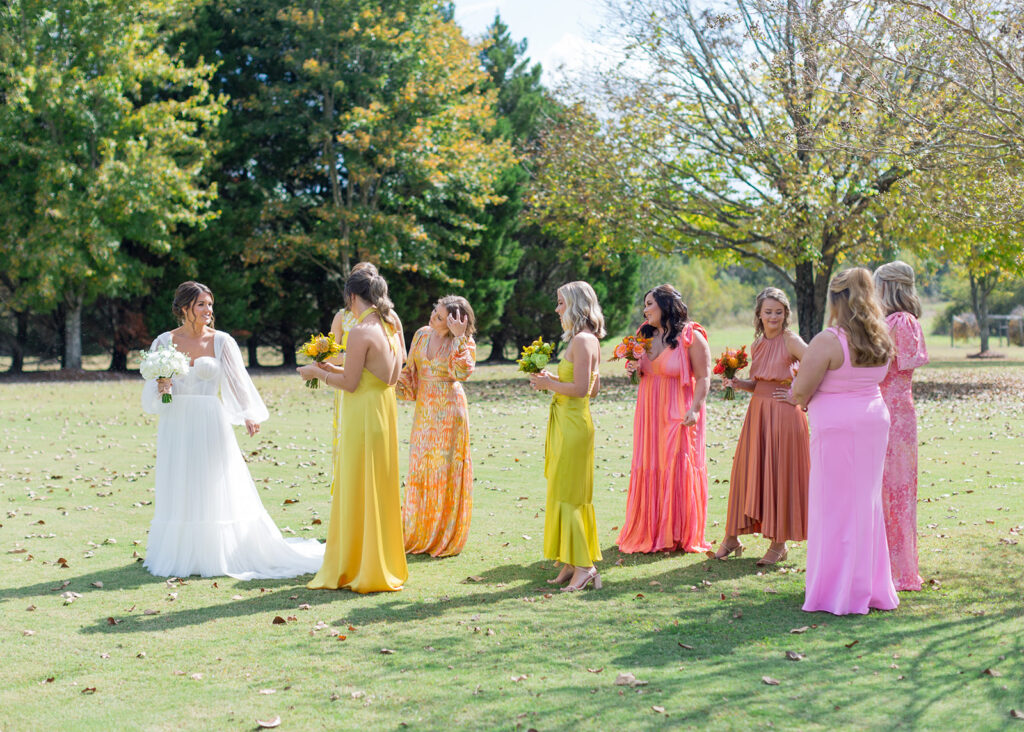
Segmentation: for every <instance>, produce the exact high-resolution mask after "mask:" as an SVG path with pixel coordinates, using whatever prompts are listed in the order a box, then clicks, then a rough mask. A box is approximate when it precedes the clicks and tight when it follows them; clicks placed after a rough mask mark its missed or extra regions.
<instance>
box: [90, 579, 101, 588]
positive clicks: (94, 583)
mask: <svg viewBox="0 0 1024 732" xmlns="http://www.w3.org/2000/svg"><path fill="white" fill-rule="evenodd" d="M92 586H93V587H95V588H97V589H100V590H102V589H103V583H102V582H100V581H99V580H97V581H96V582H93V583H92Z"/></svg>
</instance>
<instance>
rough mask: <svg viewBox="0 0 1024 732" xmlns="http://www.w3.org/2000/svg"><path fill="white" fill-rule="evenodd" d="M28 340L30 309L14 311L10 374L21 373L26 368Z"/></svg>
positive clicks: (8, 371)
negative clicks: (26, 344)
mask: <svg viewBox="0 0 1024 732" xmlns="http://www.w3.org/2000/svg"><path fill="white" fill-rule="evenodd" d="M27 340H28V311H27V310H26V311H23V312H16V313H14V340H13V342H12V343H11V368H9V369H8V370H7V373H9V374H20V373H21V372H22V371H24V370H25V343H26V341H27Z"/></svg>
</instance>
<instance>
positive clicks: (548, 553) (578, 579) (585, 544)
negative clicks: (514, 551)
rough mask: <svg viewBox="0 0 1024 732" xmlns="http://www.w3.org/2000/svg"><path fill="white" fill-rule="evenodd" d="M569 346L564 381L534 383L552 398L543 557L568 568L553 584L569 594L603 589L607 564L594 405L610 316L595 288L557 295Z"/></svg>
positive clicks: (537, 378) (545, 377)
mask: <svg viewBox="0 0 1024 732" xmlns="http://www.w3.org/2000/svg"><path fill="white" fill-rule="evenodd" d="M555 312H556V313H558V315H559V317H560V318H561V319H562V331H563V332H562V339H563V340H565V341H567V342H568V345H567V346H566V348H565V354H564V355H563V356H562V360H561V361H559V363H558V375H557V376H555V375H554V374H551V373H550V372H548V371H546V370H545V371H541V372H540V373H538V374H531V375H530V383H531V385H532V386H533V388H534V389H537V390H546V391H550V392H552V397H551V409H550V412H549V416H548V434H547V441H546V443H545V445H544V475H545V477H546V478H547V481H548V496H547V505H546V508H545V514H544V556H545V557H546V558H548V559H554V560H556V561H558V562H562V563H563V564H564V566H563V567H562V569H561V571H560V572H559V573H558V576H557V577H555V578H554V579H551V580H548V582H549V583H551V584H563V583H565V582H568V583H569V584H568V585H566V586H565V587H563V588H562V590H563V591H573V590H582V589H584V588H586V587H587V585H589V584H590V583H593V585H594V588H595V589H598V590H599V589H601V577H600V575H599V574H598V573H597V568H596V567H595V566H594V562H596V561H598V560H599V559H601V548H600V546H599V545H598V538H597V523H596V521H595V519H594V504H593V495H594V423H593V421H592V420H591V418H590V397H592V396H596V395H597V392H598V389H599V388H600V381H599V377H598V372H597V367H598V365H599V364H600V362H601V344H600V339H601V338H603V337H604V335H605V330H604V315H602V314H601V306H600V305H599V304H598V302H597V294H596V293H595V292H594V288H593V287H591V286H590V285H589V284H588V283H586V282H570V283H568V284H565V285H562V286H561V287H559V288H558V306H557V307H556V308H555Z"/></svg>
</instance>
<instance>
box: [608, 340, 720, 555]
mask: <svg viewBox="0 0 1024 732" xmlns="http://www.w3.org/2000/svg"><path fill="white" fill-rule="evenodd" d="M698 330H699V331H700V333H701V334H702V335H704V336H705V337H707V336H706V333H705V332H704V329H703V328H702V327H701V326H699V325H697V324H696V323H687V324H686V326H685V327H684V328H683V331H682V333H680V334H679V336H678V345H677V346H676V347H675V348H666V349H665V350H664V351H662V352H661V353H660V354H658V357H657V358H656V359H654V360H653V361H652V360H651V359H649V358H647V356H646V355H644V356H643V357H641V359H640V374H641V376H640V386H639V387H638V391H637V397H636V415H635V416H634V418H633V465H632V467H631V469H630V475H629V495H628V497H627V499H626V520H625V523H624V524H623V526H622V531H621V532H620V533H619V539H618V545H619V549H620V550H621V551H623V552H626V553H633V552H657V551H675V550H677V549H682V550H683V551H686V552H704V551H707V550H708V549H710V548H711V545H710V544H708V542H707V541H706V540H705V538H704V524H705V522H706V519H707V510H708V469H707V460H706V457H705V438H704V406H703V405H701V409H700V417H699V418H698V419H697V424H696V425H694V426H692V427H684V426H683V424H682V422H683V417H684V415H685V414H686V412H687V411H688V410H689V408H690V405H691V404H693V390H694V377H693V370H692V369H691V367H690V358H689V354H688V351H687V349H688V348H689V346H690V344H692V343H693V339H694V333H695V331H698Z"/></svg>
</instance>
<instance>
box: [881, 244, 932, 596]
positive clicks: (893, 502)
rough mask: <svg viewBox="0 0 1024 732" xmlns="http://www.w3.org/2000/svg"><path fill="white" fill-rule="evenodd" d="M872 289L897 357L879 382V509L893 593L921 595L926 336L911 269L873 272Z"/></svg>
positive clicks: (887, 267) (897, 265)
mask: <svg viewBox="0 0 1024 732" xmlns="http://www.w3.org/2000/svg"><path fill="white" fill-rule="evenodd" d="M875 290H876V291H877V292H878V297H879V299H880V300H881V301H882V310H883V311H885V313H886V318H885V322H886V323H887V324H888V325H889V334H890V335H891V336H892V340H893V345H894V346H895V348H896V355H895V357H894V358H893V359H892V361H890V362H889V372H888V373H887V374H886V375H885V379H884V380H883V381H882V384H881V388H882V398H883V399H884V400H885V405H886V406H887V407H889V417H890V419H891V420H892V426H890V427H889V447H888V449H887V450H886V452H885V473H884V475H883V478H882V510H883V511H884V512H885V534H886V537H887V538H888V540H889V562H890V564H891V565H892V581H893V583H894V584H895V585H896V590H897V591H902V590H920V589H921V575H920V574H918V572H917V414H916V412H915V411H914V395H913V393H912V391H911V386H910V382H911V379H912V378H913V376H914V369H916V368H917V367H918V366H924V365H925V364H926V363H928V351H927V350H926V349H925V345H924V333H922V332H921V324H920V323H918V322H917V319H918V318H920V317H921V301H920V300H918V298H917V290H916V289H915V288H914V270H913V269H912V268H911V266H910V265H909V264H907V263H906V262H900V261H895V262H889V264H883V265H882V266H881V267H879V268H878V269H876V270H875Z"/></svg>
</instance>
